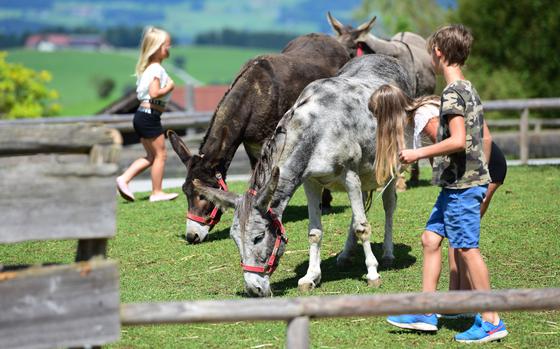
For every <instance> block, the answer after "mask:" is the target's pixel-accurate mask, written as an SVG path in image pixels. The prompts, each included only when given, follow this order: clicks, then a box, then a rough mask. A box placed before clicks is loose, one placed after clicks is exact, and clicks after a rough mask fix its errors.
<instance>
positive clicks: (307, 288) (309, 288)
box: [298, 282, 315, 293]
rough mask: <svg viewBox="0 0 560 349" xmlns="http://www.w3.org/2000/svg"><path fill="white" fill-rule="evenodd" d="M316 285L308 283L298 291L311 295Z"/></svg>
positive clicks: (300, 286)
mask: <svg viewBox="0 0 560 349" xmlns="http://www.w3.org/2000/svg"><path fill="white" fill-rule="evenodd" d="M314 288H315V284H314V283H313V282H306V283H302V284H299V285H298V291H299V292H301V293H309V292H311V291H313V289H314Z"/></svg>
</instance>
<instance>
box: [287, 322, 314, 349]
mask: <svg viewBox="0 0 560 349" xmlns="http://www.w3.org/2000/svg"><path fill="white" fill-rule="evenodd" d="M286 348H287V349H307V348H309V317H308V316H300V317H297V318H295V319H291V320H289V321H288V326H287V328H286Z"/></svg>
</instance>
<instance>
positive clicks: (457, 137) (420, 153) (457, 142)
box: [399, 115, 466, 164]
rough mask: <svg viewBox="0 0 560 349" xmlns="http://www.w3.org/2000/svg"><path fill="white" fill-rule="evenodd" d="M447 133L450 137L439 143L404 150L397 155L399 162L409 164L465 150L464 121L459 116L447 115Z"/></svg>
mask: <svg viewBox="0 0 560 349" xmlns="http://www.w3.org/2000/svg"><path fill="white" fill-rule="evenodd" d="M448 118H449V132H450V133H451V136H450V137H449V138H447V139H445V140H443V141H441V142H439V143H436V144H432V145H429V146H427V147H422V148H418V149H404V150H402V151H401V152H400V153H399V160H400V161H401V162H403V163H405V164H410V163H412V162H414V161H417V160H419V159H425V158H429V157H434V156H440V155H447V154H453V153H456V152H458V151H462V150H465V146H466V130H465V119H464V118H463V116H461V115H449V116H448Z"/></svg>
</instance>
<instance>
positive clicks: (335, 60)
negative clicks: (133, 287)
mask: <svg viewBox="0 0 560 349" xmlns="http://www.w3.org/2000/svg"><path fill="white" fill-rule="evenodd" d="M349 58H350V57H349V55H348V53H347V51H346V49H345V48H344V47H343V46H342V45H341V44H340V43H338V41H337V40H335V39H334V38H332V37H330V36H327V35H322V34H308V35H304V36H300V37H298V38H296V39H294V40H292V41H291V42H289V43H288V45H287V46H286V47H285V48H284V50H282V52H281V53H280V54H270V55H263V56H258V57H256V58H254V59H251V60H250V61H248V62H247V63H246V64H245V65H244V66H243V67H242V68H241V70H240V72H239V74H238V75H237V77H236V78H235V79H234V81H233V83H232V84H231V86H230V89H229V90H228V91H227V92H226V94H225V95H224V97H223V98H222V100H221V101H220V103H219V105H218V107H217V109H216V111H215V112H214V115H213V117H212V120H211V122H210V126H209V128H208V130H207V131H206V135H205V136H204V139H203V141H202V143H201V145H200V148H199V151H198V155H193V154H192V153H191V151H189V149H188V148H187V146H186V145H185V144H184V143H183V141H182V140H181V139H180V138H179V137H178V136H177V135H176V134H175V133H174V132H172V131H169V132H168V136H169V140H170V142H171V144H172V146H173V149H174V150H175V152H176V153H177V155H178V156H179V158H180V159H181V160H182V162H183V163H184V164H185V166H186V169H187V176H186V179H185V183H184V184H183V192H184V193H185V195H186V197H187V202H188V207H189V208H188V212H187V219H186V234H185V235H186V239H187V241H188V242H190V243H198V242H202V241H204V239H205V238H206V236H207V235H208V232H209V231H210V229H211V228H212V227H213V226H214V225H215V224H216V223H217V222H218V221H219V219H220V217H221V211H220V210H218V208H216V207H215V206H214V204H212V203H211V202H209V201H208V200H207V198H206V197H204V195H200V194H199V193H198V191H197V189H196V188H195V187H194V186H193V180H195V179H198V180H199V181H200V182H201V183H202V184H203V185H205V186H210V187H214V188H220V189H222V190H227V186H226V184H225V178H226V173H227V170H228V168H229V166H230V163H231V160H232V158H233V156H234V154H235V152H236V150H237V148H238V147H239V146H240V145H241V144H243V145H244V147H245V149H246V151H247V155H248V156H249V159H250V161H251V167H252V168H254V167H255V165H256V162H257V159H258V157H259V154H260V149H261V147H262V145H263V143H264V142H265V140H266V139H267V138H269V137H270V136H272V133H273V131H274V129H275V128H276V125H277V123H278V121H279V120H280V119H281V118H282V116H283V115H284V113H285V112H286V111H288V109H289V108H290V107H291V106H292V105H293V104H294V102H295V101H296V99H297V97H298V96H299V94H300V93H301V91H302V90H303V88H304V87H305V86H307V85H308V84H309V83H310V82H312V81H315V80H317V79H321V78H326V77H331V76H333V75H335V74H336V72H337V71H338V69H339V68H340V67H342V66H343V65H344V64H345V63H346V62H347V61H348V60H349Z"/></svg>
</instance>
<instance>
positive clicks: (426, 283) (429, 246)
mask: <svg viewBox="0 0 560 349" xmlns="http://www.w3.org/2000/svg"><path fill="white" fill-rule="evenodd" d="M442 240H443V237H442V236H441V235H438V234H436V233H434V232H433V231H429V230H425V231H424V233H423V234H422V247H423V250H424V264H423V267H422V291H424V292H434V291H435V290H436V289H437V284H438V281H439V276H440V274H441V242H442Z"/></svg>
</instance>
